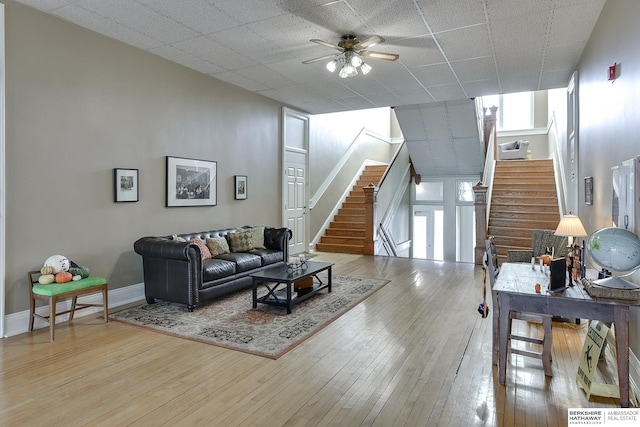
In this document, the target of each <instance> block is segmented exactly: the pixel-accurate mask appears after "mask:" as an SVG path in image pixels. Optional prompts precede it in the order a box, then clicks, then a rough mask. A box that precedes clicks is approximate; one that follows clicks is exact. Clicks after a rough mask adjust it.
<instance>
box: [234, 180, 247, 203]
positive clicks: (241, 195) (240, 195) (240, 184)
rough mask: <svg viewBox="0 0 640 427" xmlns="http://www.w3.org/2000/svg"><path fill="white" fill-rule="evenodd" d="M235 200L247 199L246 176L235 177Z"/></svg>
mask: <svg viewBox="0 0 640 427" xmlns="http://www.w3.org/2000/svg"><path fill="white" fill-rule="evenodd" d="M235 178H236V179H235V190H236V200H245V199H246V198H247V176H246V175H236V176H235Z"/></svg>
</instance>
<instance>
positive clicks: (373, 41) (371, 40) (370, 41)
mask: <svg viewBox="0 0 640 427" xmlns="http://www.w3.org/2000/svg"><path fill="white" fill-rule="evenodd" d="M383 42H384V38H382V37H380V36H371V37H368V38H366V39H364V40H362V41H361V42H360V43H357V44H355V45H354V46H353V48H354V49H358V50H361V49H367V48H369V47H371V46H375V45H377V44H378V43H383Z"/></svg>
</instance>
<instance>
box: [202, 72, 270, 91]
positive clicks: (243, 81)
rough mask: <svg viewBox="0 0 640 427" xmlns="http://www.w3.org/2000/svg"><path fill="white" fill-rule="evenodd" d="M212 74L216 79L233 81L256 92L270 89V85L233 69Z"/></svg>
mask: <svg viewBox="0 0 640 427" xmlns="http://www.w3.org/2000/svg"><path fill="white" fill-rule="evenodd" d="M212 76H213V77H215V78H216V79H219V80H222V81H225V82H227V83H231V84H232V85H235V86H239V87H241V88H245V89H247V90H250V91H254V92H259V91H263V90H267V89H269V87H268V86H266V85H264V84H262V83H260V82H257V81H255V80H252V79H249V78H247V77H245V76H242V75H240V74H238V73H235V72H233V71H225V72H222V73H215V74H212Z"/></svg>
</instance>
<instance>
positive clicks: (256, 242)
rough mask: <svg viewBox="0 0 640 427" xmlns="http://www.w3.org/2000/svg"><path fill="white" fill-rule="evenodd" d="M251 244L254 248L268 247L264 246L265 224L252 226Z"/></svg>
mask: <svg viewBox="0 0 640 427" xmlns="http://www.w3.org/2000/svg"><path fill="white" fill-rule="evenodd" d="M249 231H251V245H252V246H253V248H252V249H266V248H265V246H264V225H258V226H255V227H251V228H250V229H249Z"/></svg>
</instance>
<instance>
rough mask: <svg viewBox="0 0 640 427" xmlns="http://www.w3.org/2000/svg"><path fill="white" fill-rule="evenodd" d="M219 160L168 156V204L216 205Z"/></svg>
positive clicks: (173, 205) (174, 205) (172, 205)
mask: <svg viewBox="0 0 640 427" xmlns="http://www.w3.org/2000/svg"><path fill="white" fill-rule="evenodd" d="M217 169H218V162H213V161H209V160H196V159H185V158H181V157H171V156H167V193H166V200H167V203H166V206H167V207H177V206H215V205H216V204H217V176H216V175H217Z"/></svg>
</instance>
